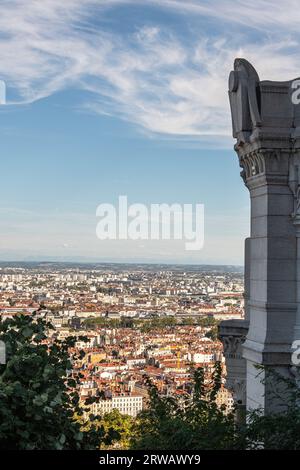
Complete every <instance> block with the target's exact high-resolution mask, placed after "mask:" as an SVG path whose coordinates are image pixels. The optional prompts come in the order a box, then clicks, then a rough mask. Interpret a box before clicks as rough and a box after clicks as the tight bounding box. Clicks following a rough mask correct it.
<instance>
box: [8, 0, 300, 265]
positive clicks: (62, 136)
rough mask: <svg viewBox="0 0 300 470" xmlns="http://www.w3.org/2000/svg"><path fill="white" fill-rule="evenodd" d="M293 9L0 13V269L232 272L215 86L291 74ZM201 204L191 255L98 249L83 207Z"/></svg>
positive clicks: (232, 6)
mask: <svg viewBox="0 0 300 470" xmlns="http://www.w3.org/2000/svg"><path fill="white" fill-rule="evenodd" d="M299 23H300V10H299V8H298V2H297V1H290V0H287V1H285V2H277V1H265V0H256V1H253V2H246V1H241V0H240V1H239V0H237V1H233V0H210V1H205V0H204V1H200V0H185V1H182V0H159V1H158V0H141V1H139V0H132V1H130V0H128V1H127V0H105V1H104V0H103V1H102V0H64V1H61V0H43V1H42V2H41V1H37V0H26V1H25V0H7V1H6V0H1V1H0V80H3V81H4V82H5V84H6V104H2V105H0V158H1V185H0V259H1V260H8V261H9V260H26V261H27V260H61V261H63V260H66V261H71V260H74V261H99V262H105V261H107V262H112V261H113V262H159V263H193V264H198V263H200V264H243V251H244V239H245V237H247V236H248V235H249V194H248V191H247V189H246V188H245V186H244V185H243V182H242V180H241V178H240V175H239V173H240V168H239V165H238V161H237V156H236V155H235V153H234V151H233V144H234V141H233V138H232V136H231V119H230V114H229V103H228V96H227V79H228V74H229V72H230V70H231V69H232V67H233V61H234V59H235V58H236V57H244V58H246V59H247V60H249V61H250V62H251V63H252V64H253V65H254V66H255V68H256V69H257V71H258V73H259V76H260V78H261V79H271V80H289V79H292V78H296V77H298V76H299V75H300V54H299V50H300V32H299ZM119 195H127V197H128V202H129V204H133V203H141V204H145V205H148V206H149V205H150V204H152V203H158V204H161V203H167V204H172V203H179V204H193V205H195V204H196V203H201V204H204V207H205V219H204V233H205V238H204V246H203V249H202V250H199V251H186V250H185V244H184V241H181V240H168V241H167V240H152V241H151V240H99V239H98V238H97V237H96V226H97V222H98V219H97V217H96V208H97V206H98V205H99V204H101V203H110V204H113V205H116V206H117V202H118V197H119Z"/></svg>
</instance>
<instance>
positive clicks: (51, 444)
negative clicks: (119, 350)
mask: <svg viewBox="0 0 300 470" xmlns="http://www.w3.org/2000/svg"><path fill="white" fill-rule="evenodd" d="M52 328H53V327H52V325H51V324H50V323H47V322H46V321H44V320H41V319H35V316H33V317H31V316H24V315H18V316H15V317H14V318H13V319H7V320H5V321H3V322H2V323H0V340H1V341H4V343H5V345H6V356H7V357H6V364H5V365H0V448H1V449H95V448H98V447H99V443H100V442H101V440H102V438H103V437H104V436H105V435H106V442H108V439H107V432H106V433H105V432H104V429H102V428H101V427H100V428H99V427H97V428H96V427H93V426H92V427H90V429H89V431H88V432H85V431H84V430H82V424H81V423H79V422H78V421H77V420H76V419H75V418H74V415H76V414H77V415H78V416H81V417H82V419H83V421H84V418H83V410H82V407H81V406H80V404H79V396H78V391H77V389H76V387H77V385H78V381H79V380H80V374H78V375H77V376H76V378H74V377H72V375H71V373H70V371H71V370H72V362H73V361H76V360H78V359H80V358H82V357H83V353H79V354H75V353H73V355H72V356H71V357H70V355H69V351H70V348H73V346H74V344H75V341H76V339H75V338H68V339H66V340H64V341H58V340H54V342H52V343H51V344H50V345H48V344H46V343H45V339H46V333H47V331H48V330H50V329H52ZM81 339H84V338H81Z"/></svg>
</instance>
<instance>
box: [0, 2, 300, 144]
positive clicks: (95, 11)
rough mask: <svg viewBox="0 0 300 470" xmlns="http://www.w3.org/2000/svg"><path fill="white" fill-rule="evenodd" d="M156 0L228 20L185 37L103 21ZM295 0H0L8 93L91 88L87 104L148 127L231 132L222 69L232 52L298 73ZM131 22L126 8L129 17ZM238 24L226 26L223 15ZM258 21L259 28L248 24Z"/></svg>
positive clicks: (39, 94) (212, 135)
mask: <svg viewBox="0 0 300 470" xmlns="http://www.w3.org/2000/svg"><path fill="white" fill-rule="evenodd" d="M132 3H134V4H135V5H137V4H141V5H152V6H153V5H154V6H156V7H157V8H163V9H165V10H166V9H167V10H170V11H172V12H179V13H180V14H182V13H184V14H185V15H183V16H182V18H181V19H182V21H186V20H185V19H186V18H192V17H193V19H194V18H195V17H197V16H199V18H202V19H203V18H210V19H213V20H215V21H225V22H226V26H224V27H222V29H220V31H222V33H221V34H220V33H219V34H211V35H209V34H207V33H201V32H200V33H197V34H195V35H194V36H193V37H191V39H190V40H189V41H186V40H184V38H182V36H181V34H180V31H177V30H174V28H171V27H170V26H169V25H168V24H167V23H166V24H164V25H162V24H161V23H157V24H153V22H152V23H151V24H149V23H148V22H147V21H146V19H145V21H144V24H142V23H141V22H139V23H138V26H135V25H134V21H133V24H132V28H131V29H130V31H129V32H128V31H127V32H126V33H124V31H123V32H122V31H121V30H118V29H117V28H113V26H112V27H111V28H110V27H109V22H107V24H106V25H105V27H103V26H101V25H102V24H103V21H104V20H105V18H106V14H107V12H108V11H110V12H111V9H113V8H114V7H116V6H120V5H123V6H124V5H125V6H126V5H130V4H132ZM297 6H298V5H297V2H296V1H293V0H289V1H286V2H285V3H284V4H281V5H280V4H279V2H273V1H272V2H270V1H264V0H256V1H255V2H251V3H250V2H245V1H241V0H240V1H235V2H233V1H231V0H227V1H223V0H222V1H221V0H212V1H201V2H200V1H196V0H186V1H184V2H182V1H177V0H164V1H163V2H161V1H158V0H143V2H140V1H139V0H136V1H134V2H133V1H130V0H106V1H104V0H103V1H101V0H100V1H99V0H98V1H97V0H64V1H61V0H43V1H42V2H41V1H36V0H26V1H25V0H9V1H5V0H4V1H2V2H1V5H0V78H2V79H4V80H6V81H7V87H8V98H9V93H10V90H11V91H13V92H14V95H15V98H14V99H13V100H11V101H12V102H14V103H30V102H33V101H36V100H38V99H42V98H44V97H47V96H49V95H51V94H53V93H55V92H57V91H60V90H63V89H66V88H70V87H72V88H78V89H82V90H85V91H89V92H91V94H92V95H91V96H92V99H90V100H89V101H88V102H86V104H85V106H86V107H87V108H88V109H90V110H92V111H94V112H97V113H104V114H110V115H113V116H118V117H120V118H122V119H125V120H128V121H130V122H132V123H135V124H137V125H138V126H140V127H141V128H143V129H144V130H146V131H150V132H152V133H159V134H165V135H171V136H176V137H177V136H184V137H187V136H199V137H200V136H201V137H202V138H205V139H208V140H209V139H211V140H215V139H216V136H219V139H220V138H222V137H225V136H228V135H229V134H230V117H229V110H228V99H227V76H228V73H229V71H230V69H231V67H232V62H233V60H234V58H235V57H236V56H244V57H246V58H248V59H249V60H250V61H252V62H253V64H254V65H255V67H256V68H257V70H258V71H259V73H260V75H261V77H262V78H269V79H289V78H294V77H296V76H297V75H299V71H300V57H299V54H298V51H299V46H300V35H299V33H298V25H299V21H300V11H299V10H298V8H297ZM128 21H129V22H130V17H128ZM231 24H235V25H242V26H243V27H241V28H240V29H238V32H237V33H236V34H235V35H231V30H230V25H231ZM250 27H253V28H256V30H257V31H258V32H256V35H253V34H252V33H251V34H250V32H249V28H250Z"/></svg>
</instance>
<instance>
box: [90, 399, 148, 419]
mask: <svg viewBox="0 0 300 470" xmlns="http://www.w3.org/2000/svg"><path fill="white" fill-rule="evenodd" d="M114 409H117V410H119V412H120V413H121V414H124V415H129V416H133V417H136V415H137V414H138V413H139V412H140V411H141V410H142V409H143V397H142V396H140V395H134V394H131V395H123V396H122V395H115V396H113V397H112V398H107V399H105V400H100V401H99V402H98V403H93V404H92V405H91V413H93V414H95V415H96V414H99V415H104V414H105V413H110V412H111V411H112V410H114Z"/></svg>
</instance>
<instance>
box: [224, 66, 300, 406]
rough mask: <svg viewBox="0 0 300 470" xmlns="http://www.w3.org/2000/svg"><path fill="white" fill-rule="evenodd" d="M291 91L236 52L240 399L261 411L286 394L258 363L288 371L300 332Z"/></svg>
mask: <svg viewBox="0 0 300 470" xmlns="http://www.w3.org/2000/svg"><path fill="white" fill-rule="evenodd" d="M293 91H294V90H293V88H292V81H290V82H272V81H260V80H259V77H258V75H257V73H256V71H255V69H254V68H253V67H252V65H251V64H249V62H247V61H246V60H244V59H236V60H235V63H234V70H233V71H232V72H231V73H230V76H229V98H230V106H231V115H232V127H233V137H234V138H236V144H235V150H236V152H237V154H238V157H239V163H240V166H241V168H242V172H241V176H242V178H243V180H244V183H245V185H246V187H247V188H248V190H249V192H250V199H251V233H250V235H251V236H250V238H249V239H247V241H246V247H245V248H246V249H245V252H246V253H245V255H246V264H245V288H246V292H245V314H246V321H249V329H248V332H247V335H246V340H245V342H244V343H243V346H242V355H243V357H244V359H245V360H246V397H247V398H246V402H247V408H248V409H251V408H257V407H262V408H263V409H264V410H265V412H266V413H268V412H272V411H274V410H280V409H281V408H282V407H283V406H284V405H285V404H286V399H287V397H286V394H285V393H284V392H282V390H281V388H280V386H278V382H277V379H275V378H274V376H273V373H269V372H267V371H268V368H267V369H265V370H266V372H264V371H263V372H261V373H260V374H259V371H258V370H257V368H256V365H257V364H258V365H263V366H271V368H272V369H273V370H274V371H276V372H277V373H279V374H281V375H283V376H285V377H289V378H290V377H291V345H292V342H293V340H294V339H295V337H298V339H300V336H299V332H300V265H299V263H300V259H299V260H298V261H297V259H298V258H300V241H299V238H298V237H297V234H298V232H299V233H300V231H299V225H298V224H299V220H300V209H299V208H300V198H299V197H300V189H299V188H300V172H298V168H299V167H300V166H299V165H298V162H299V161H300V160H299V158H300V157H299V158H298V157H297V155H300V140H299V137H298V136H299V135H300V132H299V131H300V127H299V128H298V126H300V107H299V106H300V105H299V106H298V105H296V104H293V102H292V93H293ZM297 211H298V212H297ZM298 213H299V218H298V216H297V214H298ZM296 226H297V230H296ZM297 238H298V245H299V247H298V249H297ZM297 267H298V271H299V272H298V274H297ZM298 306H299V310H298V313H297V307H298ZM225 324H226V322H223V323H222V325H223V329H224V328H225V329H226V326H225ZM222 325H221V328H222ZM245 325H246V323H245ZM297 328H298V329H297ZM229 369H230V367H228V370H229ZM229 375H230V370H229ZM274 391H276V392H278V396H277V397H276V398H275V395H274Z"/></svg>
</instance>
